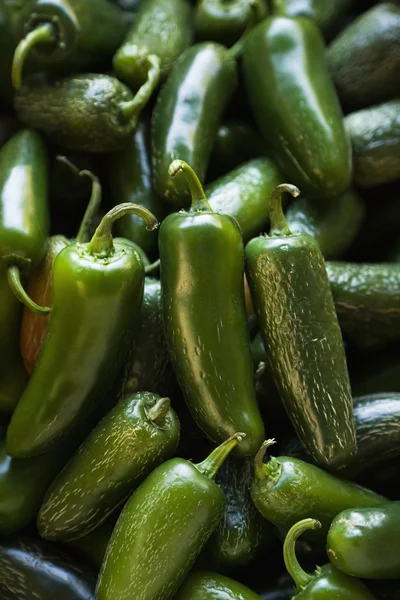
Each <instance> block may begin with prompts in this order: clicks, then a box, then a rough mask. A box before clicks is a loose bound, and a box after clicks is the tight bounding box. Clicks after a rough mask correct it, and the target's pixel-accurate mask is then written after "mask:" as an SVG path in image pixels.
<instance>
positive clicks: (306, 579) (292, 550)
mask: <svg viewBox="0 0 400 600" xmlns="http://www.w3.org/2000/svg"><path fill="white" fill-rule="evenodd" d="M320 528H321V523H320V522H319V521H316V520H315V519H303V520H302V521H299V522H298V523H296V524H295V525H293V527H291V528H290V529H289V532H288V534H287V535H286V538H285V541H284V544H283V560H284V561H285V567H286V570H287V572H288V573H289V575H290V577H291V578H292V579H293V581H294V582H295V584H296V587H297V588H298V589H299V590H302V589H304V588H305V587H306V586H307V585H308V584H309V583H310V582H311V581H313V579H315V577H313V576H312V575H309V574H308V573H306V572H305V571H304V569H303V568H302V567H301V566H300V563H299V561H298V560H297V556H296V540H297V538H298V537H299V536H300V535H301V534H302V533H304V531H308V530H309V529H320Z"/></svg>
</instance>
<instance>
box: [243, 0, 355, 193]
mask: <svg viewBox="0 0 400 600" xmlns="http://www.w3.org/2000/svg"><path fill="white" fill-rule="evenodd" d="M275 4H277V5H279V6H277V8H278V9H279V10H278V12H280V9H284V6H283V7H281V6H280V4H281V2H279V1H278V0H276V1H275ZM283 13H284V10H283ZM324 54H325V48H324V44H323V40H322V37H321V34H320V32H319V30H318V27H317V25H315V24H314V23H313V21H312V20H311V19H308V18H306V17H295V18H289V17H285V16H273V17H270V18H267V19H266V20H265V21H263V22H262V23H260V24H259V25H257V27H255V29H254V30H253V31H252V32H251V34H250V35H249V38H248V40H247V41H246V44H245V47H244V53H243V69H244V76H245V81H246V86H247V91H248V95H249V99H250V104H251V106H252V109H253V113H254V117H255V119H256V122H257V124H258V127H259V129H260V131H261V133H262V134H263V136H264V138H265V139H266V141H267V142H268V143H269V144H270V145H271V147H272V149H273V153H274V154H273V155H274V157H275V158H276V160H277V162H278V164H279V166H280V167H281V168H282V171H283V172H284V173H285V174H286V175H287V176H288V177H289V178H290V180H292V181H293V183H295V184H296V185H298V186H299V187H300V188H301V189H302V190H303V191H305V192H308V193H312V194H314V195H317V196H318V197H319V196H336V195H338V194H341V193H343V192H345V191H346V189H347V188H348V187H349V185H350V180H351V148H350V143H349V139H348V137H347V135H346V132H345V129H344V123H343V118H342V112H341V108H340V105H339V101H338V99H337V96H336V92H335V89H334V87H333V83H332V81H331V79H330V77H329V73H328V68H327V64H326V62H325V57H324Z"/></svg>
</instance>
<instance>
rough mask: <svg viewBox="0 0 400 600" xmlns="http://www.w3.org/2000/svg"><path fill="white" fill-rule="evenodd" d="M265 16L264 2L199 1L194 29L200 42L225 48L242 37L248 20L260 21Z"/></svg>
mask: <svg viewBox="0 0 400 600" xmlns="http://www.w3.org/2000/svg"><path fill="white" fill-rule="evenodd" d="M266 14H267V4H266V1H265V0H256V1H255V2H254V4H253V5H251V3H250V2H248V0H234V1H233V2H225V1H224V0H199V1H198V2H197V5H196V13H195V28H196V35H197V37H198V38H199V39H200V40H212V41H214V42H219V43H220V44H224V45H225V46H230V45H232V44H234V43H235V42H236V41H237V40H238V39H239V38H240V36H241V35H243V33H244V31H245V29H246V27H247V25H248V23H249V21H250V19H255V20H256V22H258V21H262V19H264V18H265V16H266Z"/></svg>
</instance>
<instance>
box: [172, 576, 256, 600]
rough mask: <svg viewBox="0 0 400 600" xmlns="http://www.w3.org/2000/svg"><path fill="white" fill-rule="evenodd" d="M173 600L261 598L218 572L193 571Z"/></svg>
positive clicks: (246, 599) (247, 599)
mask: <svg viewBox="0 0 400 600" xmlns="http://www.w3.org/2000/svg"><path fill="white" fill-rule="evenodd" d="M175 600H261V598H260V596H259V595H258V594H255V593H254V592H252V591H251V590H250V589H249V588H248V587H246V586H244V585H242V584H241V583H239V582H238V581H234V580H233V579H230V578H228V577H224V576H223V575H220V574H219V573H208V572H205V571H194V572H192V573H191V574H190V575H189V577H188V578H187V579H186V581H185V583H184V584H183V586H182V587H181V588H180V590H179V592H178V594H177V596H176V598H175Z"/></svg>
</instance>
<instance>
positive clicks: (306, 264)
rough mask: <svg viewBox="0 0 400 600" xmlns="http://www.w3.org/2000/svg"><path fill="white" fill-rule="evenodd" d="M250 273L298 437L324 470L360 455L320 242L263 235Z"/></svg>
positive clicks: (253, 244)
mask: <svg viewBox="0 0 400 600" xmlns="http://www.w3.org/2000/svg"><path fill="white" fill-rule="evenodd" d="M245 256H246V275H247V280H248V283H249V286H250V290H251V296H252V300H253V304H254V309H255V313H256V316H257V320H258V324H259V327H260V332H261V336H262V339H263V342H264V346H265V349H266V351H267V354H268V361H269V365H270V369H271V372H272V375H273V378H274V381H275V384H276V387H277V389H278V392H279V394H280V396H281V398H282V402H283V404H284V407H285V410H286V412H287V414H288V416H289V417H290V419H291V421H292V423H293V426H294V428H295V430H296V433H297V435H298V436H299V438H300V440H301V441H302V442H303V444H304V446H305V447H306V449H307V451H308V453H309V454H310V455H311V456H312V457H313V458H314V460H315V461H316V462H317V463H318V464H320V465H322V466H324V467H325V468H328V469H331V470H336V469H340V468H343V467H344V466H346V464H347V463H348V462H349V461H350V460H351V458H352V457H353V456H354V455H355V453H356V435H355V427H354V417H353V409H352V398H351V389H350V382H349V375H348V372H347V365H346V356H345V351H344V346H343V340H342V335H341V331H340V327H339V324H338V320H337V316H336V313H335V307H334V304H333V300H332V295H331V291H330V288H329V282H328V278H327V275H326V270H325V262H324V259H323V256H322V254H321V251H320V249H319V247H318V243H317V242H316V240H314V238H312V237H311V236H308V235H305V234H291V235H272V236H270V237H267V236H260V237H258V238H254V239H253V240H251V241H250V242H249V243H248V244H247V246H246V250H245Z"/></svg>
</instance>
